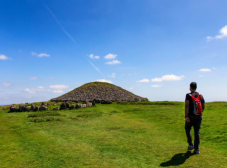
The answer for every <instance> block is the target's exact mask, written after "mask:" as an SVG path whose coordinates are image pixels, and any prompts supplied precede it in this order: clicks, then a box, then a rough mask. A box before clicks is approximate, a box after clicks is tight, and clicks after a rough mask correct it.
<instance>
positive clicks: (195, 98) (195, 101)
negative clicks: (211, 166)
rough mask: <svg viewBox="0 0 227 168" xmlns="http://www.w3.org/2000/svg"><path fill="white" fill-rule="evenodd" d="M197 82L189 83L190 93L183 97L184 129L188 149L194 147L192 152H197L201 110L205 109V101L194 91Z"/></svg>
mask: <svg viewBox="0 0 227 168" xmlns="http://www.w3.org/2000/svg"><path fill="white" fill-rule="evenodd" d="M196 89H197V83H196V82H191V83H190V91H191V93H188V94H186V98H185V131H186V135H187V142H188V150H192V149H194V154H199V153H200V151H199V143H200V126H201V122H202V112H203V111H204V109H205V101H204V98H203V96H202V95H201V94H199V93H198V92H196ZM191 127H193V128H194V135H195V137H194V146H193V143H192V137H191Z"/></svg>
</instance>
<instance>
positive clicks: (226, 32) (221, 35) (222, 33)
mask: <svg viewBox="0 0 227 168" xmlns="http://www.w3.org/2000/svg"><path fill="white" fill-rule="evenodd" d="M224 37H227V25H226V26H224V27H223V28H221V30H220V31H219V34H218V35H216V36H214V37H212V36H208V37H206V38H207V41H211V40H213V39H223V38H224Z"/></svg>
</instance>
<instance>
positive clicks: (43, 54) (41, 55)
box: [38, 53, 50, 58]
mask: <svg viewBox="0 0 227 168" xmlns="http://www.w3.org/2000/svg"><path fill="white" fill-rule="evenodd" d="M49 56H50V55H49V54H46V53H40V54H38V57H40V58H41V57H49Z"/></svg>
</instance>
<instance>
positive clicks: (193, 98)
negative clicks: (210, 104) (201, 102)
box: [188, 93, 195, 101]
mask: <svg viewBox="0 0 227 168" xmlns="http://www.w3.org/2000/svg"><path fill="white" fill-rule="evenodd" d="M188 95H189V96H190V97H191V98H192V100H193V101H194V100H195V97H194V96H192V94H190V93H189V94H188Z"/></svg>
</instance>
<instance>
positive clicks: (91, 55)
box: [89, 54, 100, 59]
mask: <svg viewBox="0 0 227 168" xmlns="http://www.w3.org/2000/svg"><path fill="white" fill-rule="evenodd" d="M89 57H90V58H91V59H99V58H100V57H99V56H98V55H96V56H94V54H90V55H89Z"/></svg>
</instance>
